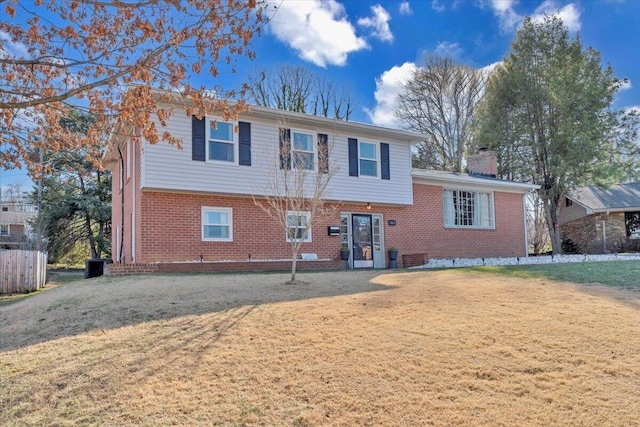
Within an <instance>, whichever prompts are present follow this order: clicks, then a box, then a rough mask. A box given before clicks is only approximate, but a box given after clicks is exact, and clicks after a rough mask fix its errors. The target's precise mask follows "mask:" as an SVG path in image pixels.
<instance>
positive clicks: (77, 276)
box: [47, 270, 84, 285]
mask: <svg viewBox="0 0 640 427" xmlns="http://www.w3.org/2000/svg"><path fill="white" fill-rule="evenodd" d="M82 279H84V270H67V271H55V270H54V271H51V270H50V271H49V272H48V273H47V285H49V284H50V283H51V284H56V285H64V284H65V283H71V282H77V281H78V280H82Z"/></svg>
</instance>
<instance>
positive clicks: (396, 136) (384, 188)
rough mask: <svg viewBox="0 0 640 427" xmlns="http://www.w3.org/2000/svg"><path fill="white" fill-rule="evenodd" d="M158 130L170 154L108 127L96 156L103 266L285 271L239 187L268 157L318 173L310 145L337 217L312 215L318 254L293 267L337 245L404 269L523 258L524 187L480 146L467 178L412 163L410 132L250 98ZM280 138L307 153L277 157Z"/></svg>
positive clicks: (271, 225) (248, 195) (267, 166)
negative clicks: (106, 229)
mask: <svg viewBox="0 0 640 427" xmlns="http://www.w3.org/2000/svg"><path fill="white" fill-rule="evenodd" d="M168 127H169V129H168V131H169V132H170V133H171V134H172V135H173V136H176V137H179V138H181V139H182V150H180V149H178V148H177V147H176V146H174V145H170V144H168V143H162V142H161V143H158V144H155V145H152V144H149V143H148V142H146V141H143V142H142V143H141V144H134V143H132V141H131V132H135V130H132V129H120V131H119V134H120V136H119V137H118V139H117V140H116V141H114V143H113V144H112V145H111V146H110V148H109V150H108V152H107V154H106V156H107V158H110V159H112V161H111V163H110V167H111V169H112V171H113V216H112V221H113V229H114V232H113V242H112V244H113V246H112V247H113V252H112V253H113V258H114V259H113V260H114V264H112V265H110V266H108V268H109V272H108V274H112V275H113V274H124V273H126V272H148V271H210V270H216V271H223V270H224V271H229V270H236V269H238V270H242V269H266V268H287V267H288V265H289V264H290V261H288V262H285V263H278V262H279V261H278V260H286V259H290V258H291V250H290V244H289V243H288V241H287V240H288V235H287V233H285V232H284V230H283V229H282V228H280V225H279V224H277V223H276V222H275V221H274V220H272V219H271V218H269V217H268V216H267V215H266V214H265V213H264V212H263V211H262V210H261V209H260V208H259V207H258V206H256V205H255V203H254V201H253V198H252V197H257V198H260V197H261V196H264V195H265V194H267V192H268V190H267V189H266V187H265V185H264V183H265V180H268V179H269V176H268V175H269V172H268V171H270V170H273V169H274V168H275V170H277V169H278V163H280V164H279V167H280V168H283V167H287V168H291V167H305V168H306V167H309V168H311V169H312V173H318V171H317V168H318V163H319V159H318V157H321V154H320V153H321V151H322V148H323V147H328V159H324V161H328V163H329V164H330V165H331V167H332V168H337V172H336V174H335V175H334V176H333V178H332V179H331V182H330V183H329V186H328V187H327V191H326V193H325V195H326V197H325V199H326V200H327V201H329V202H330V203H332V204H334V205H335V206H336V213H335V215H334V216H333V217H330V218H326V219H324V220H323V221H321V222H319V223H317V224H314V225H313V227H312V229H311V232H310V233H309V234H308V236H307V241H306V242H305V243H304V244H303V247H302V250H301V252H303V253H309V254H315V256H317V258H318V259H319V260H325V261H300V262H299V266H300V268H313V267H317V268H344V265H345V264H344V261H341V260H340V259H339V250H340V247H341V243H345V244H347V245H348V246H349V248H350V249H351V257H350V259H349V261H348V262H347V264H348V266H349V268H385V267H387V265H388V260H387V258H388V257H387V250H388V248H390V247H392V246H393V247H396V248H398V249H399V252H400V256H401V257H400V259H399V261H400V265H404V266H407V265H410V264H422V263H424V261H425V260H426V259H427V258H440V257H490V256H526V255H527V242H526V233H525V230H526V224H525V215H524V196H525V195H526V194H527V193H529V192H530V191H532V190H534V189H535V188H537V187H536V186H534V185H529V184H521V183H515V182H509V181H503V180H499V179H496V178H495V174H496V159H495V154H493V153H491V152H481V153H479V154H478V155H476V156H472V157H471V158H470V159H469V166H470V170H472V172H474V173H471V174H463V173H446V172H436V171H428V170H412V168H411V147H412V145H413V144H414V143H416V142H418V141H421V140H423V139H424V137H423V136H422V135H419V134H415V133H412V132H407V131H402V130H394V129H387V128H383V127H377V126H372V125H366V124H361V123H354V122H347V121H340V120H335V119H328V118H323V117H317V116H312V115H307V114H302V113H295V112H288V111H281V110H274V109H269V108H264V107H255V106H254V107H250V110H249V111H248V112H246V113H243V114H241V115H240V116H239V118H238V119H237V121H235V122H225V121H224V120H222V118H221V117H219V116H210V117H205V118H203V119H198V118H196V117H195V116H194V117H188V116H187V115H186V114H184V113H182V112H180V111H176V112H175V113H174V114H173V117H172V118H171V119H170V121H169V124H168ZM291 141H294V143H293V144H294V145H290V144H292V143H291ZM283 146H284V147H288V148H289V149H290V150H292V151H295V152H297V154H298V155H301V156H303V157H304V158H305V159H306V161H305V162H304V163H303V164H302V165H300V164H298V166H295V165H293V166H292V165H291V162H290V160H289V161H287V162H283V160H282V148H283ZM474 168H475V169H474ZM476 169H477V170H476ZM276 173H277V172H276ZM290 220H291V222H292V223H298V224H300V223H303V224H304V222H305V218H304V217H303V216H301V217H299V218H293V217H291V218H290ZM216 261H219V262H217V263H216ZM223 261H224V262H223ZM212 262H213V263H212ZM214 264H215V265H214Z"/></svg>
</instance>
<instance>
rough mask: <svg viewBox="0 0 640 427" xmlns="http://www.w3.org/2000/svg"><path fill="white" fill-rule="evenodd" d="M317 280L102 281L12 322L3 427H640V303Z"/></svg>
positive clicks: (589, 294)
mask: <svg viewBox="0 0 640 427" xmlns="http://www.w3.org/2000/svg"><path fill="white" fill-rule="evenodd" d="M300 278H301V279H302V280H305V281H307V282H310V284H308V285H301V286H296V287H290V286H287V285H283V284H282V283H283V282H285V281H286V280H287V276H286V275H280V274H268V275H226V276H224V275H222V276H213V275H212V276H160V277H157V276H155V277H133V278H120V279H109V278H100V279H93V280H90V281H82V282H76V283H69V284H64V285H61V286H59V287H57V288H55V289H52V290H49V291H46V292H42V293H40V294H38V295H34V296H32V297H29V298H26V299H22V300H20V301H17V302H15V303H13V304H10V305H6V306H0V380H1V381H0V425H11V426H20V425H57V426H65V425H113V426H125V425H135V426H138V425H140V426H159V425H203V426H204V425H225V426H241V425H265V426H286V425H289V426H319V425H338V426H354V425H372V426H385V425H388V426H416V425H434V426H451V425H460V426H475V425H482V426H560V425H570V426H633V425H636V426H637V425H640V293H638V292H637V291H631V290H619V289H612V288H605V287H599V286H579V285H574V284H570V283H557V282H551V281H549V280H541V279H518V278H512V277H511V278H510V277H503V276H497V275H491V274H486V273H477V272H469V271H464V270H448V271H435V272H411V273H406V272H402V273H397V274H379V272H374V271H367V272H333V273H322V274H306V275H305V274H302V275H300Z"/></svg>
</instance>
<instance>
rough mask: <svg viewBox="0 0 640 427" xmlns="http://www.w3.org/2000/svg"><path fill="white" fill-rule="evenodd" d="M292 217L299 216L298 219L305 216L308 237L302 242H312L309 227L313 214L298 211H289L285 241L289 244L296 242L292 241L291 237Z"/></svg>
mask: <svg viewBox="0 0 640 427" xmlns="http://www.w3.org/2000/svg"><path fill="white" fill-rule="evenodd" d="M290 216H297V217H301V216H304V217H306V218H307V224H306V225H307V227H306V228H307V235H306V236H305V238H304V240H302V241H303V242H311V241H312V240H311V227H309V218H310V217H311V212H308V211H300V212H296V211H287V232H286V233H285V239H286V241H287V242H293V241H294V240H293V239H291V238H290V237H289V229H290V228H291V227H289V217H290Z"/></svg>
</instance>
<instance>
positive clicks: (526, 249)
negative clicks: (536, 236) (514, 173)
mask: <svg viewBox="0 0 640 427" xmlns="http://www.w3.org/2000/svg"><path fill="white" fill-rule="evenodd" d="M528 194H529V193H525V194H523V195H522V213H523V215H522V216H523V218H524V256H525V257H528V256H529V224H528V223H527V195H528Z"/></svg>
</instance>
